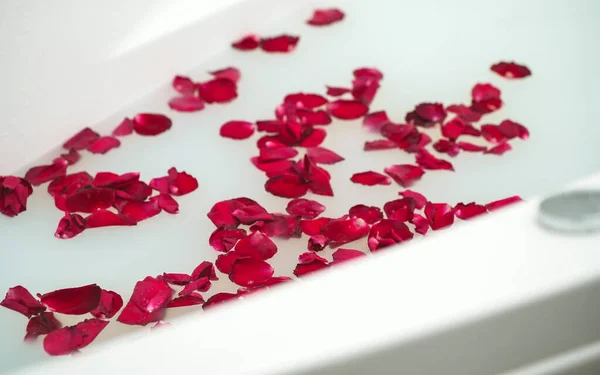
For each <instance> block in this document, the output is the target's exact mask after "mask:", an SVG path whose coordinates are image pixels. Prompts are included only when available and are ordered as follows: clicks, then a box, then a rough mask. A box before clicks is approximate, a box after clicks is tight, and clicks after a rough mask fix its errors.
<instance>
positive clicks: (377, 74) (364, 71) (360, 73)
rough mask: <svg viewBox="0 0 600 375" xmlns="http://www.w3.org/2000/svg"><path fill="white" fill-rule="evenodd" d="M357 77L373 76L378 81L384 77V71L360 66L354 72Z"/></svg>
mask: <svg viewBox="0 0 600 375" xmlns="http://www.w3.org/2000/svg"><path fill="white" fill-rule="evenodd" d="M352 75H354V77H355V78H371V79H374V80H376V81H380V80H382V79H383V73H382V72H381V71H380V70H379V69H377V68H358V69H356V70H354V71H353V72H352Z"/></svg>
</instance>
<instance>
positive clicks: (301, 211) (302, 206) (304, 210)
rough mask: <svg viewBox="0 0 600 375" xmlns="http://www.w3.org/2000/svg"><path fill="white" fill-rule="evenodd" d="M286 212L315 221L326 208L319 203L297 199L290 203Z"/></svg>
mask: <svg viewBox="0 0 600 375" xmlns="http://www.w3.org/2000/svg"><path fill="white" fill-rule="evenodd" d="M285 210H286V211H287V213H289V214H290V215H292V216H299V217H301V218H302V219H314V218H316V217H317V216H319V215H320V214H322V213H323V212H324V211H325V206H323V205H322V204H320V203H319V202H317V201H313V200H310V199H304V198H297V199H292V200H291V201H289V202H288V204H287V207H286V209H285Z"/></svg>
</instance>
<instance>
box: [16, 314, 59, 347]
mask: <svg viewBox="0 0 600 375" xmlns="http://www.w3.org/2000/svg"><path fill="white" fill-rule="evenodd" d="M61 327H62V324H60V322H59V321H58V320H57V319H56V318H55V317H54V314H53V313H51V312H45V313H41V314H40V315H38V316H34V317H33V318H31V319H29V322H28V323H27V328H26V329H25V332H26V334H25V341H31V340H35V339H36V338H37V337H38V336H41V335H46V334H48V333H50V332H52V331H56V330H57V329H59V328H61Z"/></svg>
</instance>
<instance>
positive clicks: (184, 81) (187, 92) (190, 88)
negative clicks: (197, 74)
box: [171, 76, 196, 96]
mask: <svg viewBox="0 0 600 375" xmlns="http://www.w3.org/2000/svg"><path fill="white" fill-rule="evenodd" d="M171 85H172V86H173V88H174V89H175V91H177V92H178V93H180V94H182V95H184V96H191V95H194V94H195V92H196V85H195V84H194V81H192V79H191V78H190V77H186V76H175V77H174V78H173V82H172V83H171Z"/></svg>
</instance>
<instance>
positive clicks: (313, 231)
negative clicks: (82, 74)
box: [299, 217, 331, 236]
mask: <svg viewBox="0 0 600 375" xmlns="http://www.w3.org/2000/svg"><path fill="white" fill-rule="evenodd" d="M330 221H331V219H330V218H328V217H321V218H319V219H314V220H301V221H300V224H299V225H300V229H301V230H302V233H304V234H307V235H309V236H316V235H318V234H320V233H321V230H322V229H323V227H324V226H325V225H327V223H329V222H330Z"/></svg>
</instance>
